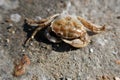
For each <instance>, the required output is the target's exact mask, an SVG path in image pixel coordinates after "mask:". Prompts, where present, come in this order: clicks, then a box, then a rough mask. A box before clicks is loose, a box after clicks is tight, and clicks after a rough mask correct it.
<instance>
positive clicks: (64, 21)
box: [51, 16, 86, 39]
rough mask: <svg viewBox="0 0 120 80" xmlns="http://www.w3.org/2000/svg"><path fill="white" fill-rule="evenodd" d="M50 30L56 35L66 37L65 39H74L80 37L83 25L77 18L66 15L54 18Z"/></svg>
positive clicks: (82, 32)
mask: <svg viewBox="0 0 120 80" xmlns="http://www.w3.org/2000/svg"><path fill="white" fill-rule="evenodd" d="M51 27H52V31H53V32H55V33H56V34H57V35H58V36H60V37H63V38H67V39H75V38H78V37H80V36H81V35H82V34H84V32H86V31H85V30H84V29H83V25H82V24H80V21H79V22H78V20H77V19H75V18H72V17H70V16H67V17H65V18H61V19H58V20H55V21H54V22H53V23H52V24H51Z"/></svg>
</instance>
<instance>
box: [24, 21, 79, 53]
mask: <svg viewBox="0 0 120 80" xmlns="http://www.w3.org/2000/svg"><path fill="white" fill-rule="evenodd" d="M36 28H37V27H35V26H29V25H27V24H26V23H25V24H24V25H23V31H25V32H26V33H27V38H26V40H27V39H28V38H29V37H31V35H32V33H33V31H35V29H36ZM45 29H46V28H44V29H42V30H40V31H39V32H38V33H37V34H36V35H35V37H34V39H35V40H37V41H38V42H43V43H45V44H47V45H50V46H52V50H55V51H58V52H64V51H72V50H76V49H78V48H74V47H72V46H70V45H69V44H66V43H64V42H63V41H62V42H60V43H52V42H50V41H49V40H47V39H46V37H45V36H44V33H45ZM51 35H52V34H51ZM53 35H54V34H53ZM25 42H26V41H25ZM24 44H25V43H24ZM24 44H23V46H24V47H26V46H25V45H24ZM27 46H28V45H27Z"/></svg>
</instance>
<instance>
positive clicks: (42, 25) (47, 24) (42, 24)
mask: <svg viewBox="0 0 120 80" xmlns="http://www.w3.org/2000/svg"><path fill="white" fill-rule="evenodd" d="M57 16H59V14H55V15H53V16H51V17H49V18H48V19H47V21H45V22H44V23H41V24H36V26H38V27H37V28H36V29H35V31H34V32H33V34H32V35H31V37H30V38H28V39H27V40H26V42H25V45H26V44H27V43H28V42H29V41H30V40H31V39H33V38H34V36H35V35H36V33H37V32H38V31H40V30H41V29H43V28H45V27H47V26H49V25H50V23H51V22H52V21H53V20H54V18H56V17H57Z"/></svg>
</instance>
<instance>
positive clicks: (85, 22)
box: [77, 16, 105, 33]
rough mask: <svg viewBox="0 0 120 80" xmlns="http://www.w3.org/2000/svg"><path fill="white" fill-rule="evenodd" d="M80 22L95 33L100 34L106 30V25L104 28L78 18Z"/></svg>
mask: <svg viewBox="0 0 120 80" xmlns="http://www.w3.org/2000/svg"><path fill="white" fill-rule="evenodd" d="M77 18H78V20H80V22H81V23H82V24H83V25H84V26H85V27H86V28H88V29H90V30H91V31H93V32H95V33H99V32H102V31H104V30H105V25H104V26H98V25H95V24H93V23H91V22H89V21H87V20H85V19H84V18H82V17H80V16H78V17H77Z"/></svg>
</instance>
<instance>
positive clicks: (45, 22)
mask: <svg viewBox="0 0 120 80" xmlns="http://www.w3.org/2000/svg"><path fill="white" fill-rule="evenodd" d="M25 22H26V23H27V24H28V25H30V26H37V28H36V29H35V31H34V32H33V33H32V35H31V36H30V37H29V38H28V39H27V40H26V42H25V44H27V43H28V42H29V41H30V40H31V39H33V38H34V36H35V35H36V33H37V32H39V31H40V30H41V29H43V28H45V29H46V30H45V36H46V38H47V39H48V40H49V41H50V42H53V43H59V42H61V41H63V42H65V43H67V44H69V45H71V46H73V47H76V48H81V47H85V46H87V45H88V44H89V43H90V36H89V35H88V33H87V29H89V30H91V31H92V32H94V33H100V32H102V31H104V30H105V26H98V25H95V24H93V23H91V22H89V21H87V20H86V19H84V18H82V17H80V16H73V15H62V14H55V15H52V16H50V17H48V18H46V19H41V20H37V21H36V20H33V19H26V20H25ZM51 32H53V33H55V35H56V36H57V37H55V36H52V35H51V34H50V33H51Z"/></svg>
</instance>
